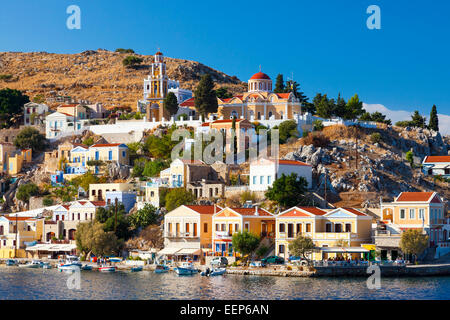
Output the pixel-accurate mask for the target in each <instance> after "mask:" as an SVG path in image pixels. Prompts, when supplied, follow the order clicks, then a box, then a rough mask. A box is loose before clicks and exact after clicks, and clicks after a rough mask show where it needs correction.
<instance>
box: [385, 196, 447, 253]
mask: <svg viewBox="0 0 450 320" xmlns="http://www.w3.org/2000/svg"><path fill="white" fill-rule="evenodd" d="M381 212H382V215H383V222H385V223H386V224H393V225H394V226H396V227H397V228H398V229H400V230H401V231H404V230H407V229H421V230H423V231H424V232H426V233H427V234H428V236H429V244H430V246H434V245H438V244H439V243H443V242H448V241H449V239H448V238H449V233H448V229H449V224H448V221H447V218H446V217H445V211H444V203H443V201H442V200H441V198H440V197H439V195H438V194H437V193H436V192H402V193H400V195H399V196H398V197H397V198H395V199H394V201H393V202H389V203H382V204H381Z"/></svg>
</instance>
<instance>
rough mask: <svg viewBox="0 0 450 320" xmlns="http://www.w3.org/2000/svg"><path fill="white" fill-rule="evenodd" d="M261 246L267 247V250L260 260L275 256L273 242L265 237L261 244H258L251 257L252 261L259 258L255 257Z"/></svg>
mask: <svg viewBox="0 0 450 320" xmlns="http://www.w3.org/2000/svg"><path fill="white" fill-rule="evenodd" d="M262 246H264V247H267V248H268V250H267V252H266V254H265V255H264V257H262V258H266V257H269V256H273V255H275V240H274V239H272V238H269V237H265V238H263V239H262V240H261V242H260V243H259V246H258V248H257V249H256V250H255V253H254V254H253V255H252V260H254V259H257V258H259V257H258V256H257V255H256V252H257V251H258V250H259V248H261V247H262Z"/></svg>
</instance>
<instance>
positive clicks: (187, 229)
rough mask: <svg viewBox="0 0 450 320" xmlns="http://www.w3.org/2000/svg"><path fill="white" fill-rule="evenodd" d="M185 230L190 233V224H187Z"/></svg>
mask: <svg viewBox="0 0 450 320" xmlns="http://www.w3.org/2000/svg"><path fill="white" fill-rule="evenodd" d="M185 230H186V233H189V223H186V228H185Z"/></svg>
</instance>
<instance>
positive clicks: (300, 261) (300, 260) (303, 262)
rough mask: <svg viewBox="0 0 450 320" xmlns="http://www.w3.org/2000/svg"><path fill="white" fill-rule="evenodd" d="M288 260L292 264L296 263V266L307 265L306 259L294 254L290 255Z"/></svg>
mask: <svg viewBox="0 0 450 320" xmlns="http://www.w3.org/2000/svg"><path fill="white" fill-rule="evenodd" d="M289 262H290V263H292V264H294V265H297V266H307V265H308V261H306V260H305V259H303V258H301V257H296V256H290V257H289Z"/></svg>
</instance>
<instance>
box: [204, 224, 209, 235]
mask: <svg viewBox="0 0 450 320" xmlns="http://www.w3.org/2000/svg"><path fill="white" fill-rule="evenodd" d="M203 232H205V233H206V232H208V224H207V223H204V224H203Z"/></svg>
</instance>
